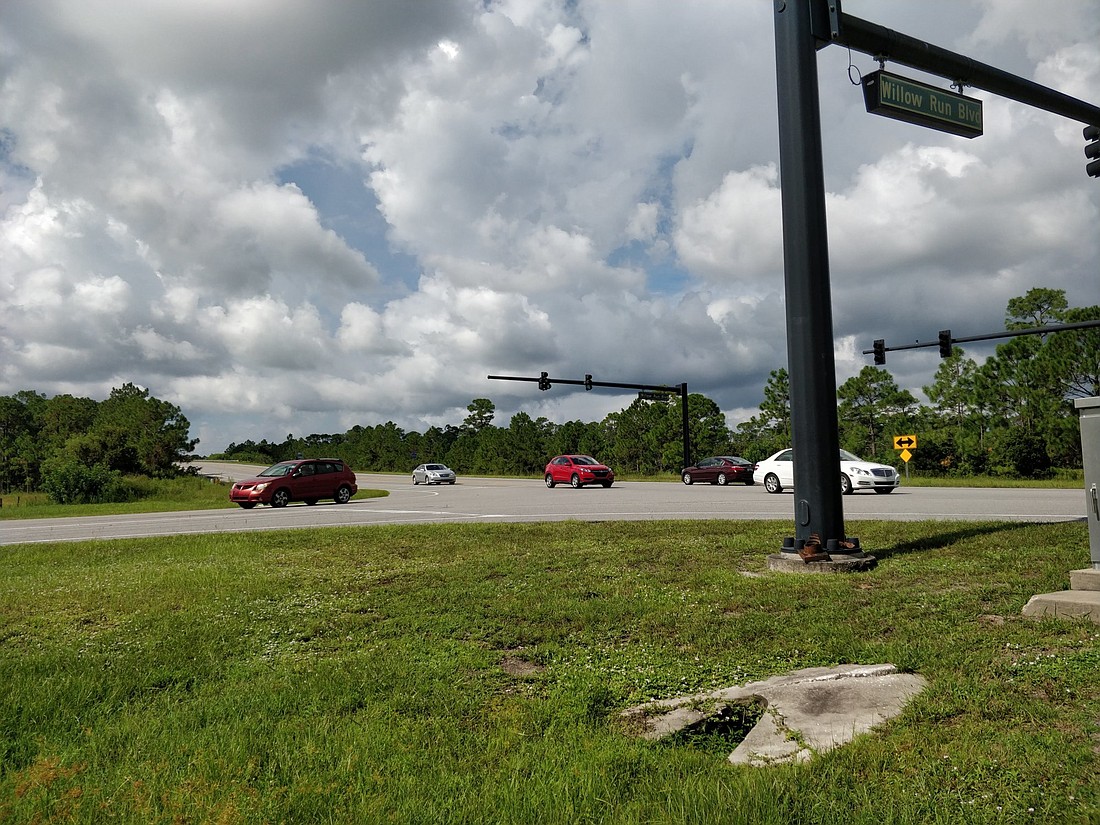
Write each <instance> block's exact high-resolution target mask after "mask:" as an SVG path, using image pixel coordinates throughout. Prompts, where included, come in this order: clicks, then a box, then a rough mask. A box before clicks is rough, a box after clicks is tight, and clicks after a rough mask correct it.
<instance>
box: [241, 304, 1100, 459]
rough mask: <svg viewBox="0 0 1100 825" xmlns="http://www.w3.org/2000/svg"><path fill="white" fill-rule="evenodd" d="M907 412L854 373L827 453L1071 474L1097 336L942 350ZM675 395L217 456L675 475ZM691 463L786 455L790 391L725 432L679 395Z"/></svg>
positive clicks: (701, 406)
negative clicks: (597, 462)
mask: <svg viewBox="0 0 1100 825" xmlns="http://www.w3.org/2000/svg"><path fill="white" fill-rule="evenodd" d="M1088 320H1100V307H1098V306H1092V307H1083V308H1071V307H1069V305H1068V303H1067V301H1066V297H1065V292H1064V290H1055V289H1041V288H1037V289H1032V290H1030V291H1029V292H1028V293H1027V294H1026V295H1024V296H1022V297H1019V298H1013V299H1012V300H1011V301H1009V303H1008V306H1007V309H1006V314H1005V327H1006V330H1013V329H1022V328H1025V327H1035V326H1043V325H1049V324H1055V323H1076V322H1079V321H1088ZM922 389H923V391H924V393H925V395H926V396H927V397H928V399H929V401H930V403H928V404H921V403H920V402H919V401H918V400H917V398H916V397H915V396H914V395H913V394H912V393H911V392H909V391H908V390H905V389H902V388H900V387H899V386H898V384H897V382H896V381H895V380H894V378H893V376H892V375H891V374H890V372H889V371H888V370H886V369H883V368H881V367H873V366H867V367H864V368H863V370H861V371H860V373H859V374H858V375H855V376H853V377H852V378H849V379H848V380H847V381H845V382H844V383H843V384H841V385H840V387H839V388H838V389H837V404H838V407H837V411H838V417H839V422H840V442H841V446H842V447H844V448H845V449H847V450H849V451H850V452H853V453H856V454H857V455H860V456H862V457H864V458H867V459H870V460H875V461H881V462H883V463H887V464H893V465H895V466H900V465H901V460H900V458H899V457H898V454H897V452H896V451H895V450H894V449H893V436H895V435H903V434H919V438H918V443H919V445H920V446H919V448H918V449H917V450H915V451H913V456H912V458H911V460H910V462H909V466H910V469H911V470H913V471H916V472H921V473H925V474H943V475H982V474H991V475H1004V476H1025V477H1042V476H1046V475H1050V474H1051V473H1052V472H1053V470H1054V469H1055V468H1078V467H1080V466H1081V440H1080V429H1079V426H1078V422H1077V417H1076V414H1075V411H1074V408H1073V404H1072V399H1073V398H1076V397H1086V396H1094V395H1100V329H1096V330H1094V329H1087V330H1073V331H1066V332H1056V333H1051V334H1049V335H1032V336H1027V337H1019V338H1013V339H1009V340H1008V342H1007V343H1004V344H1000V345H998V346H997V348H996V354H995V355H993V356H992V357H990V358H988V359H987V360H986V361H985V362H984V363H983V364H981V365H979V364H978V363H977V362H975V361H974V360H973V359H972V358H968V357H967V356H966V354H965V352H964V351H963V350H962V348H960V347H955V348H954V349H953V351H952V354H951V356H950V357H949V358H946V359H944V360H943V361H942V362H941V364H940V366H939V368H938V369H937V371H936V374H935V376H934V378H933V381H932V383H931V384H929V385H928V386H925V387H923V388H922ZM680 403H681V401H680V399H679V397H676V396H670V397H669V399H668V400H667V401H651V400H644V399H641V398H639V399H637V400H635V401H633V402H632V403H631V404H630V406H628V407H626V408H625V409H622V410H619V411H618V412H613V413H610V414H609V415H608V416H607V417H606V418H604V419H603V420H602V421H599V422H583V421H568V422H566V423H564V424H555V423H553V422H551V421H548V420H547V419H545V418H541V417H540V418H534V419H533V418H531V416H530V415H528V414H527V413H525V412H520V413H517V414H515V415H514V416H512V418H511V420H510V421H509V423H508V426H507V427H498V426H495V425H494V424H493V418H494V415H495V406H494V405H493V402H492V401H491V400H489V399H486V398H476V399H474V400H473V402H472V403H471V404H470V405H469V406H468V407H467V411H468V412H469V415H468V416H467V417H466V419H465V420H464V421H463V422H462V424H461V425H457V426H452V425H448V426H446V427H442V428H440V427H432V428H429V429H428V430H427V431H426V432H424V433H418V432H405V431H404V430H402V429H401V428H400V427H398V426H397V425H396V424H394V423H393V422H387V423H386V424H380V425H377V426H374V427H360V426H356V427H353V428H352V429H350V430H348V431H347V432H346V433H343V434H340V435H311V436H308V437H306V438H295V437H294V436H287V439H286V441H284V442H282V443H270V442H267V441H261V442H259V443H256V442H253V441H246V442H243V443H240V444H231V445H229V447H228V448H227V449H226V451H225V453H223V454H221V455H222V456H224V457H226V458H237V459H241V460H248V461H252V462H258V463H265V462H268V461H275V460H281V459H286V458H293V457H294V456H296V455H299V454H301V455H313V454H318V453H326V454H330V455H333V456H337V457H341V458H344V459H345V460H347V461H349V462H350V463H351V465H352V466H353V467H355V468H356V469H360V470H373V471H378V472H407V471H408V470H411V468H412V467H413V466H414V465H416V464H418V463H420V462H424V461H441V462H444V463H446V464H448V465H449V466H451V467H453V468H454V469H455V470H456V471H458V472H465V473H484V474H507V475H531V474H536V475H537V474H539V473H541V471H542V469H543V467H544V466H545V464H546V461H547V459H548V458H549V457H550V456H553V455H556V454H558V453H567V452H580V453H588V454H591V455H595V456H597V457H598V458H600V459H601V460H602V461H604V462H606V463H608V464H611V465H612V466H613V467H614V468H615V469H616V471H618V472H624V471H625V472H630V473H639V474H643V475H648V474H652V475H660V474H665V473H672V474H678V473H679V471H680V469H681V464H682V462H683V437H682V432H683V424H682V416H681V413H680ZM688 430H689V439H690V447H691V455H692V456H693V457H694V458H696V459H698V458H702V457H705V456H709V455H730V454H732V455H740V456H742V457H744V458H747V459H749V460H751V461H759V460H760V459H763V458H766V457H767V456H769V455H771V454H772V453H774V452H776V451H778V450H781V449H784V448H786V447H788V446H790V443H791V403H790V382H789V377H788V374H787V371H786V370H785V369H776V370H773V371H772V372H771V374H770V376H769V378H768V381H767V383H766V384H765V386H764V388H763V401H762V402H761V404H760V409H759V413H758V414H757V415H755V416H753V417H752V418H751V419H749V420H748V421H746V422H743V423H741V424H739V425H738V426H737V427H735V428H733V429H730V428H728V427H727V425H726V421H725V417H724V416H723V414H722V413H721V411H720V409H719V408H718V405H717V404H716V403H715V402H714V401H712V400H711V399H710V398H707V397H706V396H705V395H701V394H697V393H692V394H690V395H689V396H688Z"/></svg>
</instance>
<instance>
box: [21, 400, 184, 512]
mask: <svg viewBox="0 0 1100 825" xmlns="http://www.w3.org/2000/svg"><path fill="white" fill-rule="evenodd" d="M190 430H191V424H190V422H189V421H188V420H187V417H186V416H185V415H184V414H183V413H182V412H181V411H180V409H179V407H177V406H175V405H174V404H170V403H168V402H167V401H161V400H160V399H157V398H154V397H152V396H151V395H150V394H149V391H148V390H146V389H142V388H141V387H137V386H135V385H133V384H124V385H123V386H122V387H118V388H115V389H112V390H111V394H110V396H109V397H108V398H107V399H106V400H104V401H94V400H93V399H91V398H78V397H76V396H73V395H67V394H66V395H55V396H54V397H53V398H47V397H46V396H45V395H44V394H42V393H38V392H34V391H31V390H22V391H20V392H17V393H16V394H15V395H11V396H0V492H9V491H11V490H42V491H45V492H47V493H49V494H50V497H51V498H52V499H54V500H55V501H58V502H61V503H85V502H94V501H118V500H125V499H126V498H128V497H129V496H130V495H131V493H130V490H129V488H128V487H127V485H125V483H124V482H123V478H124V477H125V476H129V475H141V476H148V477H151V478H171V477H173V476H176V475H179V474H180V472H181V470H180V467H179V462H180V461H182V460H184V459H186V458H187V457H188V455H189V454H190V453H191V451H192V450H194V448H195V445H196V444H197V443H198V442H197V440H196V439H193V438H191V437H190Z"/></svg>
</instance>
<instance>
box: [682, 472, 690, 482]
mask: <svg viewBox="0 0 1100 825" xmlns="http://www.w3.org/2000/svg"><path fill="white" fill-rule="evenodd" d="M680 481H682V482H684V484H691V481H692V479H691V473H684V474H683V475H682V476H680Z"/></svg>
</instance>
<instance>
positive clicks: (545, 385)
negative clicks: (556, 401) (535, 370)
mask: <svg viewBox="0 0 1100 825" xmlns="http://www.w3.org/2000/svg"><path fill="white" fill-rule="evenodd" d="M539 389H540V390H548V389H550V379H549V378H547V377H546V373H545V372H544V373H541V374H540V375H539Z"/></svg>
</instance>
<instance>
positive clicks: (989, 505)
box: [0, 462, 1085, 544]
mask: <svg viewBox="0 0 1100 825" xmlns="http://www.w3.org/2000/svg"><path fill="white" fill-rule="evenodd" d="M199 467H200V471H201V472H203V473H205V474H208V475H211V476H216V477H219V478H222V479H224V480H231V479H235V478H245V477H247V476H250V475H254V474H255V473H256V472H258V471H259V470H261V469H262V467H250V466H244V465H238V464H228V463H218V462H203V463H202V464H201V465H199ZM357 478H358V482H359V486H360V487H361V488H370V489H382V490H388V491H389V493H390V495H389V496H387V497H385V498H372V499H353V500H352V501H351V502H350V503H348V504H344V505H337V504H335V503H333V502H321V503H320V504H318V505H317V506H315V507H307V506H306V505H304V504H291V505H290V506H289V507H286V508H283V509H281V510H275V509H272V508H270V507H258V508H256V509H255V510H241V509H236V508H234V509H226V510H192V511H186V512H177V513H142V514H137V515H127V516H84V517H75V518H63V519H20V520H5V521H0V544H23V543H40V542H50V541H79V540H83V539H117V538H134V537H139V536H166V535H185V534H196V533H237V532H246V531H260V530H286V529H295V528H313V527H327V526H348V525H370V524H428V523H467V524H469V523H479V524H492V523H494V522H509V521H511V522H530V521H565V520H569V519H575V520H580V521H612V520H627V521H636V520H645V519H790V520H791V521H792V524H793V519H794V496H793V494H791V493H789V492H783V493H780V494H778V495H769V494H768V493H766V492H764V489H763V488H762V487H760V486H753V487H744V486H741V485H735V486H730V487H716V486H711V485H709V484H693V485H691V486H690V487H689V486H686V485H684V484H679V483H672V482H670V483H658V482H630V481H626V482H616V483H615V485H614V486H613V487H611V488H609V489H604V488H603V487H585V488H583V489H580V490H574V489H572V488H571V487H568V486H558V487H555V488H554V489H552V490H548V489H547V488H546V486H545V485H544V484H543V483H542V481H540V480H534V479H530V480H528V479H497V478H474V477H462V478H459V480H458V483H457V484H455V485H453V486H451V485H442V486H425V485H418V486H414V485H413V484H412V481H411V477H410V476H408V475H386V474H375V473H360V474H358V475H357ZM226 495H227V496H228V490H227V491H226ZM844 517H845V520H846V522H847V521H857V520H862V519H884V520H888V521H890V520H893V521H920V520H926V519H928V520H937V521H951V520H987V519H992V520H998V521H1000V520H1007V521H1084V519H1085V496H1084V492H1083V491H1082V490H1047V489H1009V488H1005V489H993V488H959V487H905V486H902V487H901V488H899V489H897V490H895V491H894V492H893V493H891V494H890V495H876V494H874V493H857V494H855V495H851V496H845V497H844Z"/></svg>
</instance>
